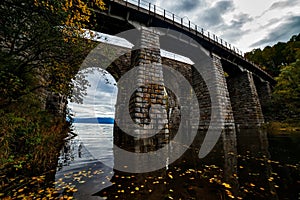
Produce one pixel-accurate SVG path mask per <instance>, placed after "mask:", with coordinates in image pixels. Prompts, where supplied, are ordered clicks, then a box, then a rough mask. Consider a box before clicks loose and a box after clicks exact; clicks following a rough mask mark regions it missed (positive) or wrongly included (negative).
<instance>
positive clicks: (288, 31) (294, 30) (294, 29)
mask: <svg viewBox="0 0 300 200" xmlns="http://www.w3.org/2000/svg"><path fill="white" fill-rule="evenodd" d="M299 32H300V16H291V17H289V18H288V19H287V20H286V21H285V22H283V23H281V24H280V25H278V26H277V27H275V28H274V29H273V30H271V32H270V33H269V34H268V35H267V36H266V37H265V38H263V39H261V40H259V41H257V42H255V43H253V44H252V45H251V46H250V47H252V48H256V47H259V46H266V45H271V44H273V43H274V42H275V41H276V42H278V41H287V40H288V39H289V38H290V37H291V36H292V35H295V34H298V33H299Z"/></svg>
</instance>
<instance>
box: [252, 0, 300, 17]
mask: <svg viewBox="0 0 300 200" xmlns="http://www.w3.org/2000/svg"><path fill="white" fill-rule="evenodd" d="M299 2H300V1H299V0H283V1H277V2H275V3H273V4H272V5H271V6H270V7H269V8H268V9H267V10H265V11H264V12H263V13H262V14H261V15H260V16H258V18H260V17H262V16H264V15H265V14H266V13H268V12H271V11H273V10H278V9H280V10H282V9H285V8H293V7H294V6H296V5H298V4H299Z"/></svg>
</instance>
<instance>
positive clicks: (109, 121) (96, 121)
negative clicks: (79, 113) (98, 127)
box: [73, 117, 114, 124]
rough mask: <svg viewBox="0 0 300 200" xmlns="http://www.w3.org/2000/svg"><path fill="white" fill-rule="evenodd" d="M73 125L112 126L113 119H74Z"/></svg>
mask: <svg viewBox="0 0 300 200" xmlns="http://www.w3.org/2000/svg"><path fill="white" fill-rule="evenodd" d="M73 123H84V124H113V123H114V119H113V118H110V117H96V118H74V122H73Z"/></svg>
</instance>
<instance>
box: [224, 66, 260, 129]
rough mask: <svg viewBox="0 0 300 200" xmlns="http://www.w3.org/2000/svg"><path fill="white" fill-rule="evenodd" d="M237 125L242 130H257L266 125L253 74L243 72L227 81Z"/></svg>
mask: <svg viewBox="0 0 300 200" xmlns="http://www.w3.org/2000/svg"><path fill="white" fill-rule="evenodd" d="M227 81H228V88H229V94H230V99H231V105H232V108H233V114H234V119H235V123H236V125H237V126H238V127H240V128H257V127H260V126H261V125H262V123H264V118H263V114H262V109H261V104H260V102H259V97H258V93H257V90H256V87H255V84H254V80H253V76H252V73H251V72H249V71H243V72H240V73H238V74H236V75H231V76H229V77H228V79H227Z"/></svg>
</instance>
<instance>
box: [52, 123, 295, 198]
mask: <svg viewBox="0 0 300 200" xmlns="http://www.w3.org/2000/svg"><path fill="white" fill-rule="evenodd" d="M75 132H76V133H77V134H78V136H76V137H74V138H73V139H71V140H69V141H68V142H67V143H66V146H65V147H64V149H63V150H62V151H61V156H60V161H59V164H58V170H57V174H56V179H57V181H59V182H60V183H63V184H69V185H74V186H75V187H76V188H77V189H78V191H77V192H75V193H74V194H71V195H73V196H74V197H75V198H76V199H84V200H89V199H126V200H127V199H130V200H131V199H153V200H159V199H197V200H198V199H208V200H210V199H231V198H234V199H251V200H252V199H292V200H293V199H300V173H299V172H300V168H299V164H300V154H299V152H300V133H291V134H280V135H276V136H274V135H268V134H267V133H266V132H265V131H262V130H241V132H240V133H237V146H236V152H232V151H228V152H226V145H225V144H226V143H227V142H228V141H223V142H222V141H220V142H219V143H218V144H217V145H216V146H215V148H214V150H213V151H212V152H211V153H210V154H209V155H208V156H206V157H205V158H204V159H199V158H198V156H197V152H198V150H199V146H197V145H195V144H193V145H192V146H191V148H189V149H188V150H187V152H186V153H185V154H184V155H182V156H181V157H180V158H179V159H178V160H176V161H175V162H174V163H169V164H168V165H166V166H165V167H164V168H162V169H159V170H156V171H154V172H149V173H125V172H122V171H118V170H115V169H113V167H114V165H115V162H117V161H116V160H115V159H114V157H115V156H114V155H115V153H116V152H115V150H114V148H113V141H114V138H113V125H112V124H85V123H80V124H76V130H75ZM199 135H201V133H199ZM220 140H222V139H220ZM195 141H196V143H197V144H198V143H199V141H197V139H196V140H195ZM229 142H230V141H229ZM194 143H195V142H194ZM61 192H62V193H63V189H62V190H61ZM69 195H70V194H69Z"/></svg>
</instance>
